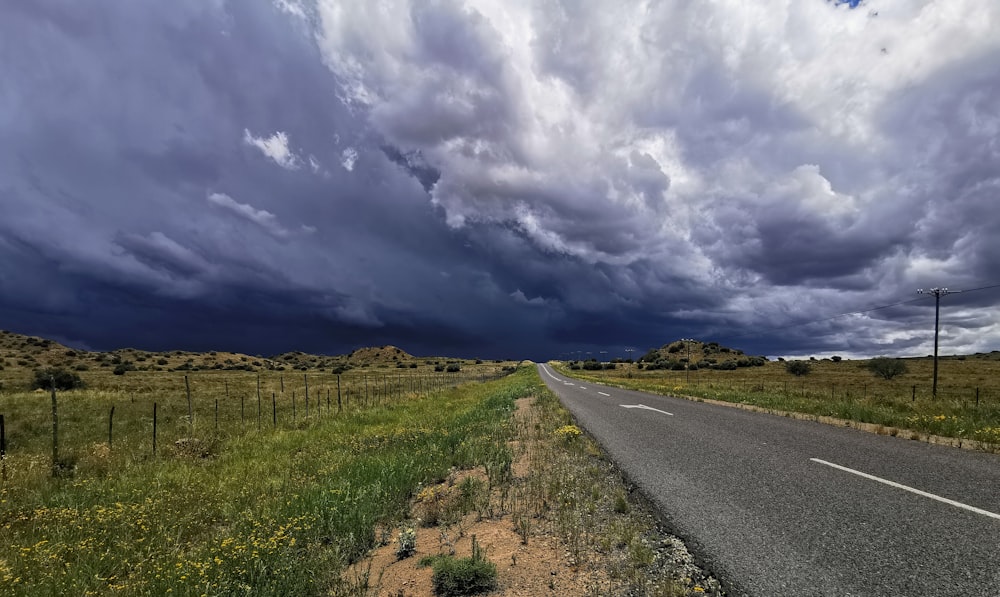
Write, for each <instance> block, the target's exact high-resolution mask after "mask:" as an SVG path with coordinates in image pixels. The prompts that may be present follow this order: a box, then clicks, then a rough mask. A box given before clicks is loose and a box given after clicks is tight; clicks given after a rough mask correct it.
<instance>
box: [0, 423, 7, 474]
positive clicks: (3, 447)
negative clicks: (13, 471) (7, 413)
mask: <svg viewBox="0 0 1000 597" xmlns="http://www.w3.org/2000/svg"><path fill="white" fill-rule="evenodd" d="M0 468H2V469H3V480H4V481H6V480H7V430H6V429H4V426H3V415H0Z"/></svg>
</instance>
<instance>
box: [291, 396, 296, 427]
mask: <svg viewBox="0 0 1000 597" xmlns="http://www.w3.org/2000/svg"><path fill="white" fill-rule="evenodd" d="M295 415H296V413H295V390H292V425H295Z"/></svg>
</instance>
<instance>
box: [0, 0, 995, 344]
mask: <svg viewBox="0 0 1000 597" xmlns="http://www.w3.org/2000/svg"><path fill="white" fill-rule="evenodd" d="M849 4H850V3H849ZM852 6H853V4H851V5H848V4H844V3H839V4H838V3H828V2H818V1H817V2H806V1H803V2H798V3H791V4H790V3H779V2H774V3H769V2H753V3H747V2H740V1H738V0H726V1H725V2H721V3H717V4H713V5H705V4H704V3H702V4H692V3H687V2H673V1H667V2H662V3H656V4H654V5H648V4H646V3H638V2H630V1H626V2H622V3H621V5H620V6H618V7H617V8H616V10H615V11H607V10H603V9H602V8H601V6H600V5H599V4H590V3H558V2H556V3H551V2H550V3H536V2H530V1H528V2H511V3H507V2H504V3H499V2H497V3H494V2H461V1H459V0H442V1H436V2H406V1H404V0H394V1H391V2H388V3H381V4H375V3H353V4H352V3H341V2H311V1H310V2H306V1H298V0H282V1H280V2H267V1H264V0H256V1H251V2H225V1H222V0H219V1H213V2H205V1H202V0H180V1H178V2H169V3H153V2H137V3H130V4H125V5H123V4H120V3H112V2H97V3H90V4H88V5H87V6H86V7H84V6H82V5H80V6H78V5H76V4H72V3H63V2H55V1H49V0H44V1H38V2H27V1H15V2H12V3H8V6H7V7H6V8H5V11H4V12H5V14H4V18H3V19H2V20H0V56H2V57H3V58H2V59H0V60H2V62H0V65H2V72H3V75H4V76H3V77H2V79H0V137H2V138H3V139H4V144H3V145H2V146H0V208H2V213H3V217H0V259H2V261H0V263H2V265H0V283H2V285H0V327H6V328H13V329H16V330H18V331H25V332H30V333H37V334H43V335H49V336H55V337H61V338H70V339H75V340H76V341H77V342H80V343H81V344H86V345H90V346H93V347H98V348H113V347H115V346H121V345H137V346H140V347H150V348H174V347H176V348H187V347H191V348H216V349H223V348H236V349H239V350H245V351H247V352H252V353H262V354H266V353H271V352H279V351H282V350H292V349H299V350H311V351H317V352H343V351H347V350H350V349H351V348H354V347H356V346H358V345H363V344H384V343H393V344H399V345H401V346H402V347H403V348H405V349H407V350H409V351H411V352H418V353H426V354H447V353H449V352H451V353H454V354H457V353H462V354H476V355H477V356H483V357H487V358H489V357H492V356H531V357H535V358H542V357H545V356H548V355H554V354H560V353H564V352H567V351H569V350H580V351H590V352H592V353H595V354H598V353H599V352H600V351H601V350H609V351H618V352H620V349H621V348H623V347H625V346H636V347H638V348H640V349H645V348H648V347H649V346H653V345H659V344H662V343H664V342H667V341H670V340H673V339H676V338H678V337H682V336H687V337H697V338H705V339H719V340H725V341H726V342H728V343H730V344H731V345H735V346H737V347H740V348H744V349H746V350H747V351H748V352H752V353H762V352H766V353H768V354H807V353H809V354H812V353H817V354H818V353H841V354H878V353H909V354H923V353H925V352H927V346H928V338H927V334H926V320H927V317H928V313H929V311H928V310H929V309H930V310H931V311H932V306H931V305H929V304H928V303H927V302H916V303H913V304H906V305H902V306H899V307H894V308H892V309H886V310H878V311H874V312H871V313H867V314H860V315H852V316H847V317H843V318H834V319H827V317H829V315H831V314H838V313H846V312H850V311H855V310H858V309H862V308H865V307H871V306H880V305H885V304H889V303H894V302H898V301H900V300H905V299H908V298H912V297H914V296H915V295H914V294H913V292H914V290H915V289H916V288H917V287H921V286H923V287H930V286H937V285H949V286H952V287H956V288H962V287H964V288H973V287H977V286H983V285H987V284H988V283H991V282H998V281H1000V280H998V279H997V278H998V272H1000V240H997V239H998V236H997V235H996V234H994V231H995V230H997V229H1000V215H998V214H1000V212H997V210H996V209H995V203H996V196H997V191H998V190H1000V178H998V176H1000V175H998V166H997V164H1000V144H998V142H997V139H998V138H1000V113H998V112H1000V110H998V108H997V105H996V102H995V101H994V100H995V98H996V97H997V95H998V93H1000V67H997V66H996V65H997V64H1000V61H998V60H997V59H996V58H997V56H998V52H1000V43H998V42H997V40H996V37H995V36H993V35H991V34H990V32H989V31H986V30H984V29H983V28H982V27H980V26H979V23H981V22H989V18H986V17H984V18H983V19H977V20H972V19H956V18H954V15H956V14H978V13H977V11H979V12H983V11H986V12H988V13H989V15H991V16H1000V13H997V10H1000V9H994V8H992V7H984V6H983V4H982V3H981V2H980V3H977V2H975V1H974V0H962V1H961V2H959V3H958V5H956V4H955V3H954V2H950V3H947V2H942V1H940V0H926V1H923V2H920V3H913V4H908V5H905V6H903V5H899V6H895V7H894V8H893V9H892V10H889V9H885V10H881V11H880V14H879V16H877V17H874V16H871V15H869V14H868V13H867V11H862V10H851V8H852ZM883 48H885V49H886V51H884V52H883V51H882V49H883ZM994 299H996V296H995V295H993V294H991V293H990V292H989V291H982V292H980V293H971V294H969V295H954V297H949V299H948V300H949V302H948V306H949V310H948V313H947V317H948V318H947V323H948V325H949V326H950V327H949V330H950V331H948V332H947V333H946V335H947V337H948V339H949V342H950V344H949V346H950V347H951V348H952V349H953V350H978V349H983V348H986V347H990V346H994V345H995V344H996V342H998V341H1000V340H998V339H1000V317H998V316H997V315H996V311H995V309H991V308H990V306H991V305H995V304H996V302H995V300H994ZM991 301H993V302H991ZM816 320H822V321H819V322H816V323H810V322H814V321H816ZM789 324H796V325H794V326H792V327H788V326H789ZM949 334H950V335H949Z"/></svg>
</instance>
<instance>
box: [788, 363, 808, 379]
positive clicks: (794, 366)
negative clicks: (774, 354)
mask: <svg viewBox="0 0 1000 597" xmlns="http://www.w3.org/2000/svg"><path fill="white" fill-rule="evenodd" d="M785 371H787V372H789V373H791V374H792V375H794V376H796V377H802V376H803V375H809V372H810V371H812V365H810V364H809V363H807V362H806V361H788V362H786V363H785Z"/></svg>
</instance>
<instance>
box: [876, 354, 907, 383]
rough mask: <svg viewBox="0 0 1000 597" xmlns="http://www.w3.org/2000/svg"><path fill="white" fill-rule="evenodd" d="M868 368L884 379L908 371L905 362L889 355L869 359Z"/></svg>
mask: <svg viewBox="0 0 1000 597" xmlns="http://www.w3.org/2000/svg"><path fill="white" fill-rule="evenodd" d="M866 368H867V369H868V370H869V371H871V372H872V373H874V374H875V376H876V377H881V378H882V379H892V378H894V377H896V376H897V375H902V374H904V373H906V372H907V367H906V363H905V362H903V361H901V360H899V359H890V358H889V357H875V358H874V359H872V360H870V361H868V364H867V365H866Z"/></svg>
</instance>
